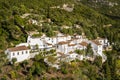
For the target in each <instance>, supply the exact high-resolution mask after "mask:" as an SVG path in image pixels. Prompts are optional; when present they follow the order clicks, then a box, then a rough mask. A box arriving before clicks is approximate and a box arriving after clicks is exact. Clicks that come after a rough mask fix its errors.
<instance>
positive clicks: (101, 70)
mask: <svg viewBox="0 0 120 80" xmlns="http://www.w3.org/2000/svg"><path fill="white" fill-rule="evenodd" d="M110 1H114V0H110ZM116 2H118V4H119V1H118V0H116ZM88 3H89V5H88ZM101 3H102V2H101ZM63 4H69V5H72V4H74V8H73V11H71V12H69V11H66V10H64V9H61V8H51V7H54V6H60V7H62V6H63ZM92 4H93V2H92V1H91V0H84V1H83V0H82V2H80V1H79V0H0V53H2V52H3V50H5V49H6V48H7V47H11V46H15V44H18V43H20V42H25V41H26V38H27V33H28V32H29V31H36V30H37V31H38V32H40V34H37V35H34V37H38V36H41V34H42V33H45V34H46V35H47V36H50V37H52V36H55V31H60V32H62V33H64V34H69V35H73V34H74V33H77V34H81V33H82V32H84V33H85V35H86V36H87V37H88V38H89V39H94V38H96V37H98V36H100V37H104V38H105V37H107V38H108V39H109V41H110V42H111V45H112V47H113V50H114V51H109V52H105V54H106V55H107V56H108V60H107V61H106V62H105V63H104V64H102V63H101V59H100V58H99V57H98V58H96V60H95V61H94V62H89V61H77V60H75V61H73V62H71V64H72V65H70V64H67V63H61V64H63V65H62V68H61V69H60V70H56V69H54V68H51V67H48V65H46V64H45V63H44V61H43V56H41V55H39V56H36V57H35V59H31V60H29V61H24V62H23V63H20V64H18V65H17V64H15V65H14V64H13V65H9V64H6V62H7V59H6V58H5V55H4V54H1V56H0V69H1V70H0V72H1V74H0V76H1V77H2V78H1V80H7V79H23V80H24V79H25V80H35V79H43V80H46V79H47V78H48V79H53V80H55V79H56V80H63V79H67V80H71V79H74V80H80V79H81V80H119V79H120V71H119V69H120V59H119V55H120V23H119V21H120V19H119V16H120V14H119V12H118V11H119V8H120V7H119V6H117V7H115V8H117V9H118V10H117V11H116V10H115V8H114V7H112V8H110V9H108V8H107V7H106V6H105V5H104V6H102V7H100V5H99V4H96V5H97V6H98V7H97V8H95V7H91V6H90V5H92ZM90 7H91V8H90ZM109 10H113V11H112V12H114V13H109ZM26 13H27V14H29V16H27V17H25V18H22V17H21V16H23V15H24V14H26ZM115 16H117V19H116V17H115ZM30 19H34V20H37V21H38V22H39V25H35V24H30V23H29V20H30ZM48 19H50V20H51V21H48ZM42 21H43V22H42ZM41 24H42V25H41ZM75 24H77V25H79V28H77V27H75ZM63 25H67V26H69V27H70V28H64V27H62V26H63ZM48 53H50V52H48ZM13 61H15V60H13ZM3 62H4V63H3ZM39 63H40V64H39ZM6 72H9V73H6ZM55 74H57V75H55ZM51 76H52V77H51Z"/></svg>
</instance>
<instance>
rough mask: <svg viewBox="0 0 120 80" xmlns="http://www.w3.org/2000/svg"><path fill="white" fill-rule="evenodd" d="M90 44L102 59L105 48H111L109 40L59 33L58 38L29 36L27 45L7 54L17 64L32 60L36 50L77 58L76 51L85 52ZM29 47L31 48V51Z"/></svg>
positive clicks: (8, 50) (7, 51)
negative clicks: (52, 50) (31, 51)
mask: <svg viewBox="0 0 120 80" xmlns="http://www.w3.org/2000/svg"><path fill="white" fill-rule="evenodd" d="M88 44H91V47H92V49H93V52H94V55H98V56H101V57H102V58H103V56H104V57H105V55H104V54H103V53H102V51H103V49H104V47H107V46H109V42H108V40H107V39H103V38H97V39H95V40H88V39H87V38H86V36H84V35H73V36H70V35H64V34H62V33H58V34H57V35H56V37H47V36H46V35H43V36H41V37H33V36H32V35H29V36H28V38H27V42H26V43H20V44H18V45H16V47H14V48H8V49H7V50H6V51H5V53H6V54H7V55H8V59H9V60H10V61H11V60H12V58H17V62H21V61H23V60H25V59H29V58H31V57H30V56H31V55H30V50H36V49H39V50H40V51H41V50H51V49H55V50H56V51H57V52H58V53H62V54H66V55H69V54H70V55H72V56H73V57H75V56H76V54H75V50H76V49H79V50H85V49H86V48H87V45H88ZM27 47H30V49H28V48H27ZM72 53H73V54H72ZM72 56H70V57H72Z"/></svg>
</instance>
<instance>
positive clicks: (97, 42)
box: [92, 40, 101, 45]
mask: <svg viewBox="0 0 120 80" xmlns="http://www.w3.org/2000/svg"><path fill="white" fill-rule="evenodd" d="M92 42H93V43H95V44H96V45H101V44H100V42H99V41H97V40H92Z"/></svg>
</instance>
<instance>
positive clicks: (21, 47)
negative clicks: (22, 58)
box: [8, 46, 29, 51]
mask: <svg viewBox="0 0 120 80" xmlns="http://www.w3.org/2000/svg"><path fill="white" fill-rule="evenodd" d="M8 50H9V51H22V50H29V48H27V47H26V46H18V47H14V48H8Z"/></svg>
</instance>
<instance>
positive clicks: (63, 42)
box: [58, 41, 68, 45]
mask: <svg viewBox="0 0 120 80" xmlns="http://www.w3.org/2000/svg"><path fill="white" fill-rule="evenodd" d="M67 43H68V42H65V41H61V42H59V43H58V44H60V45H63V44H67Z"/></svg>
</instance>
